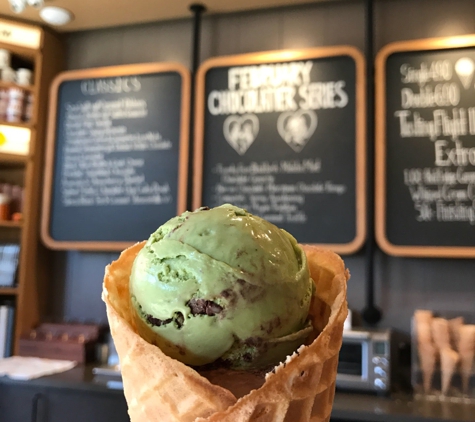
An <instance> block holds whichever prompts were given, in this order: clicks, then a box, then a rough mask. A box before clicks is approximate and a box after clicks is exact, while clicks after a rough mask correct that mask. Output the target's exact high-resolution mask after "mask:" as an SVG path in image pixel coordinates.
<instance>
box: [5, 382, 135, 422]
mask: <svg viewBox="0 0 475 422" xmlns="http://www.w3.org/2000/svg"><path fill="white" fill-rule="evenodd" d="M121 393H122V392H115V391H103V392H102V391H101V392H98V391H88V390H79V389H78V390H76V389H69V388H58V387H48V386H38V385H32V384H28V383H24V384H22V383H15V384H14V383H12V384H7V383H5V384H0V421H1V422H19V421H25V422H27V421H32V422H65V421H68V422H84V421H94V422H110V421H114V422H129V421H130V419H129V417H128V414H127V404H126V401H125V398H124V396H123V394H121Z"/></svg>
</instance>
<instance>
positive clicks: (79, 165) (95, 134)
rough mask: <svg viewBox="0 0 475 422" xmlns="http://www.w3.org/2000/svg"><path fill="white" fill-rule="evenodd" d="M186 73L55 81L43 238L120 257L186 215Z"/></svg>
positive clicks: (114, 71) (158, 70) (127, 71)
mask: <svg viewBox="0 0 475 422" xmlns="http://www.w3.org/2000/svg"><path fill="white" fill-rule="evenodd" d="M189 90H190V76H189V72H188V71H187V70H186V69H185V68H184V67H183V66H181V65H178V64H168V63H164V64H144V65H130V66H116V67H109V68H100V69H88V70H83V71H71V72H64V73H62V74H60V75H59V76H58V77H57V78H56V79H55V81H54V83H53V85H52V88H51V97H50V98H51V102H50V122H49V129H48V130H49V133H48V150H47V162H46V174H45V189H44V200H43V219H42V238H43V241H44V243H45V244H46V245H47V246H49V247H51V248H54V249H86V250H121V249H123V248H124V247H126V246H128V245H130V244H132V243H134V242H137V241H141V240H144V239H146V238H148V236H149V235H150V234H151V233H152V232H153V231H155V230H156V229H157V228H158V227H159V225H161V224H162V223H164V222H165V221H167V220H168V219H169V218H171V217H173V216H175V215H176V214H177V213H180V212H182V211H184V209H185V207H186V178H187V159H188V158H187V155H188V125H189V104H188V102H189V100H188V98H189Z"/></svg>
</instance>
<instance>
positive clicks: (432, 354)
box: [418, 343, 437, 394]
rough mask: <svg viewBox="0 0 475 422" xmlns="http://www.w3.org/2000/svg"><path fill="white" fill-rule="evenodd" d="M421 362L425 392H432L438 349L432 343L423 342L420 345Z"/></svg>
mask: <svg viewBox="0 0 475 422" xmlns="http://www.w3.org/2000/svg"><path fill="white" fill-rule="evenodd" d="M418 352H419V362H420V366H421V371H422V383H423V388H424V392H425V393H426V394H427V393H429V392H430V389H431V386H432V378H433V376H434V371H435V364H436V361H437V350H436V348H435V346H434V345H433V344H432V343H423V344H419V346H418Z"/></svg>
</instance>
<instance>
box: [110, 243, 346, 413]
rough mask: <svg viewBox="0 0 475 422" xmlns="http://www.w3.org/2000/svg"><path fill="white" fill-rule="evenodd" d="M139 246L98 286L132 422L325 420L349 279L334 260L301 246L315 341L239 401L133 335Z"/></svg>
mask: <svg viewBox="0 0 475 422" xmlns="http://www.w3.org/2000/svg"><path fill="white" fill-rule="evenodd" d="M142 246H143V243H141V244H137V245H134V246H133V247H131V248H129V249H127V250H125V251H124V252H123V253H122V254H121V256H120V257H119V259H118V260H117V261H115V262H113V263H112V264H111V265H109V266H108V267H107V268H106V275H105V278H104V288H103V299H104V301H105V303H106V306H107V315H108V318H109V323H110V326H111V334H112V337H113V339H114V342H115V345H116V348H117V353H118V355H119V359H120V365H121V371H122V379H123V383H124V394H125V398H126V400H127V404H128V408H129V416H130V418H131V421H132V422H168V421H169V422H192V421H195V422H217V421H219V422H245V421H253V420H256V421H257V420H261V419H260V417H264V418H265V420H266V421H269V422H273V421H283V420H284V419H285V420H289V421H290V420H291V421H292V422H306V421H313V422H324V421H329V419H330V413H331V409H332V404H333V397H334V391H335V379H336V369H337V363H338V353H339V350H340V347H341V341H342V332H343V323H344V321H345V318H346V315H347V304H346V282H347V280H348V278H349V274H348V271H347V270H345V267H344V264H343V261H342V260H341V259H340V258H339V257H338V256H337V255H335V254H334V253H332V252H330V251H325V250H321V249H318V248H315V247H312V246H304V249H305V252H306V253H307V257H308V261H309V267H310V272H311V275H312V278H313V279H314V281H315V284H316V289H315V296H314V298H313V300H312V304H311V309H310V317H311V320H312V323H313V326H314V331H315V334H316V338H315V340H314V341H313V342H312V343H311V344H309V345H308V346H301V347H300V348H299V349H298V351H296V352H295V353H294V354H293V355H292V356H289V357H287V360H286V361H285V362H283V363H281V364H280V365H278V366H277V367H275V368H274V370H273V371H272V372H269V373H267V374H266V376H265V380H263V383H262V385H261V386H260V387H258V388H255V389H252V390H251V389H250V391H248V392H246V394H245V395H244V396H243V397H241V398H239V399H237V398H236V396H235V395H233V394H232V393H231V392H230V391H229V390H228V389H226V388H223V387H221V386H219V385H216V384H213V383H211V382H209V381H208V380H207V379H206V378H205V377H203V376H202V375H200V374H199V373H198V372H197V371H195V370H194V369H192V368H190V367H188V366H186V365H184V364H182V363H181V362H179V361H177V360H174V359H172V358H170V357H168V356H166V355H165V354H164V353H162V351H161V350H160V349H159V348H158V347H156V346H154V345H151V344H149V343H147V342H146V341H145V340H143V339H142V338H141V337H140V336H139V335H138V334H137V333H136V327H135V323H134V320H133V317H132V312H131V308H130V304H129V286H128V282H129V275H130V270H131V266H132V263H133V261H134V259H135V256H136V255H137V253H138V251H139V250H140V249H141V248H142ZM230 375H231V374H228V376H227V378H228V379H229V378H230ZM264 415H265V416H264ZM284 415H285V416H284ZM262 420H264V419H262Z"/></svg>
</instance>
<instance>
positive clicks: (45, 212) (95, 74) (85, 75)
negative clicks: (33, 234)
mask: <svg viewBox="0 0 475 422" xmlns="http://www.w3.org/2000/svg"><path fill="white" fill-rule="evenodd" d="M168 72H176V73H178V74H179V75H180V76H181V79H182V90H181V99H180V101H181V110H180V112H181V117H180V119H181V121H180V138H179V146H178V148H179V160H178V192H177V214H180V213H182V212H183V211H185V210H186V200H187V177H188V154H189V116H190V104H189V99H190V90H191V76H190V72H189V70H188V69H187V68H186V67H185V66H183V65H181V64H179V63H146V64H133V65H120V66H110V67H100V68H94V69H85V70H74V71H67V72H63V73H61V74H60V75H58V76H57V77H56V78H55V79H54V81H53V83H52V85H51V88H50V103H49V110H48V112H49V116H48V128H47V145H46V160H45V172H44V189H43V207H42V217H41V237H42V240H43V242H44V243H45V245H46V246H48V247H49V248H51V249H58V250H62V249H63V250H67V249H77V250H90V251H121V250H123V249H125V248H127V247H129V246H131V245H132V244H133V243H134V242H127V241H124V242H122V241H58V240H55V239H53V238H52V237H51V235H50V218H51V201H52V195H53V192H52V191H53V184H54V162H55V146H56V129H57V128H56V123H57V121H56V119H57V114H58V112H57V110H58V105H59V104H58V93H59V89H60V86H61V84H62V83H64V82H68V81H75V80H81V79H94V78H110V77H117V76H137V75H148V74H158V73H168Z"/></svg>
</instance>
